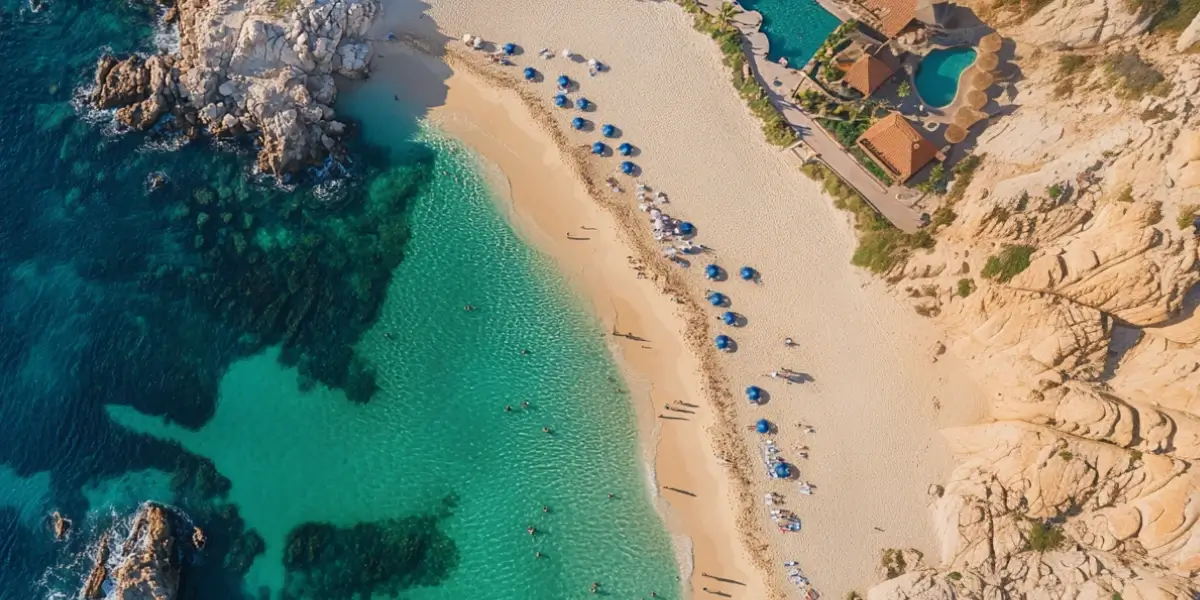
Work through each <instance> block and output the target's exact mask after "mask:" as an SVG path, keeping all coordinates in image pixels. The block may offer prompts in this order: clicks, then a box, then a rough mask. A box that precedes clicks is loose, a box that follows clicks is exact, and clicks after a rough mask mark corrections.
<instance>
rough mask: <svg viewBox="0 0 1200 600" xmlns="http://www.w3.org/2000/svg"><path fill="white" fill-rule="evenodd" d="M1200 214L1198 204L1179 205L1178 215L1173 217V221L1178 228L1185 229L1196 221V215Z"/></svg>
mask: <svg viewBox="0 0 1200 600" xmlns="http://www.w3.org/2000/svg"><path fill="white" fill-rule="evenodd" d="M1198 214H1200V204H1184V205H1183V206H1180V207H1179V217H1178V218H1176V219H1175V223H1176V224H1177V225H1179V228H1180V229H1187V228H1189V227H1191V226H1192V223H1195V222H1196V215H1198Z"/></svg>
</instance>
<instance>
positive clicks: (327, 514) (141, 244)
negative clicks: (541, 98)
mask: <svg viewBox="0 0 1200 600" xmlns="http://www.w3.org/2000/svg"><path fill="white" fill-rule="evenodd" d="M0 7H2V8H0V10H2V17H0V52H3V56H4V57H5V58H6V61H5V62H4V63H3V64H4V66H3V67H0V68H3V69H4V70H5V71H6V72H5V75H6V79H5V81H6V82H7V85H6V86H4V87H3V88H0V115H2V116H0V135H2V139H3V140H4V141H5V144H4V145H3V146H0V167H3V171H4V173H6V175H7V178H6V179H7V181H6V183H7V185H6V186H5V194H4V204H3V209H2V212H0V309H2V310H0V599H2V600H9V599H13V600H17V599H20V600H26V599H29V598H68V597H75V596H76V590H78V588H79V586H80V584H81V582H82V579H83V577H84V575H85V574H86V572H87V570H88V569H89V568H90V558H89V556H90V553H91V552H92V551H91V548H92V546H94V544H95V542H96V540H97V539H98V538H99V536H100V535H101V533H102V532H104V531H107V530H110V529H111V530H114V531H115V532H116V533H117V534H118V535H119V534H120V533H121V532H122V531H123V529H122V528H123V527H124V524H125V523H126V522H127V521H128V517H129V515H130V514H131V512H132V511H134V510H135V509H136V507H137V506H138V505H139V504H140V503H141V502H144V501H146V500H157V501H160V502H164V503H168V504H170V505H172V506H174V507H176V508H177V509H178V511H179V513H180V514H181V515H184V517H185V518H186V519H187V520H189V521H190V522H191V523H193V524H195V525H197V526H199V527H201V528H202V529H204V531H205V532H206V533H207V535H208V538H209V541H208V545H207V547H206V549H205V551H204V553H203V554H202V555H200V556H199V558H198V559H197V560H196V561H195V562H194V563H190V564H188V565H187V567H186V568H185V578H184V580H183V583H182V586H183V588H184V595H183V597H186V598H199V599H208V598H211V599H226V598H239V597H254V598H264V597H272V598H281V597H286V598H351V597H355V598H359V597H368V596H371V597H380V598H382V597H404V598H414V599H435V598H447V599H449V598H455V599H461V598H479V599H491V598H495V599H517V598H522V599H525V598H545V599H551V598H555V599H558V598H572V597H580V598H582V597H590V596H591V594H590V593H589V587H590V585H591V583H592V582H600V583H601V591H602V592H605V593H606V594H609V595H612V596H613V597H623V598H640V597H649V594H650V592H651V591H655V592H657V593H658V595H659V597H664V598H672V597H678V595H679V588H680V586H679V583H678V581H677V573H676V567H675V561H674V556H673V552H672V547H671V542H670V539H669V538H668V536H667V534H666V533H665V531H664V529H663V527H662V524H661V522H660V519H659V517H658V515H657V514H656V513H655V511H654V509H653V505H652V503H651V499H650V497H649V493H648V492H647V491H646V490H647V486H646V479H647V474H646V471H645V465H643V464H642V460H641V458H640V457H641V455H640V452H639V450H638V447H637V439H636V434H635V427H634V425H635V424H634V416H633V414H632V409H631V407H630V403H629V402H628V399H627V398H626V396H625V392H624V385H623V383H622V382H621V380H620V377H619V375H618V373H617V372H616V370H615V368H614V367H613V365H612V362H611V361H610V360H609V357H608V356H607V353H606V350H605V346H604V335H603V332H602V331H601V330H600V327H599V325H598V323H597V322H596V321H595V320H594V319H593V318H592V317H591V316H590V315H589V314H588V313H587V312H586V311H585V310H584V309H583V308H582V303H580V302H579V301H578V299H577V298H575V297H573V296H572V294H571V292H570V290H569V289H567V286H566V285H565V283H564V282H563V280H562V279H561V278H560V277H558V276H557V274H556V273H555V272H554V269H553V265H551V264H549V263H548V262H547V261H546V259H545V258H544V257H542V256H540V255H538V254H537V253H536V252H535V251H533V250H531V249H530V248H528V247H526V246H525V245H524V244H523V243H522V241H521V240H520V239H519V238H518V237H517V236H516V235H515V234H514V233H513V231H512V230H511V229H510V228H509V226H508V225H507V223H505V221H504V219H503V218H502V216H501V215H500V213H499V212H498V210H497V209H496V206H495V204H494V202H493V200H492V198H491V196H490V192H489V190H488V189H487V188H486V187H485V184H484V182H483V180H482V178H481V177H480V176H479V175H478V173H477V170H476V166H477V165H476V162H475V159H474V158H473V157H472V156H471V155H470V154H469V153H468V152H467V151H466V150H464V149H463V148H461V147H458V146H457V145H456V144H455V143H454V142H452V141H450V140H447V139H445V138H443V137H441V136H439V135H438V134H437V132H436V131H432V130H430V129H429V128H428V127H425V126H422V125H421V124H420V123H418V122H416V121H414V120H413V118H412V116H411V115H405V114H404V113H403V112H402V111H397V110H396V107H394V106H393V107H388V109H387V110H388V111H389V112H387V113H386V115H385V113H384V108H383V107H382V106H378V107H372V106H371V105H370V102H371V100H370V99H369V98H368V99H366V100H364V102H365V103H366V104H362V105H358V106H356V105H355V104H354V103H350V104H349V105H348V106H347V109H348V110H349V111H350V114H351V115H352V116H358V117H361V120H362V121H363V123H362V125H363V130H362V131H363V133H364V134H365V135H362V136H359V141H357V142H355V143H354V145H353V147H352V153H351V159H350V160H349V161H348V162H347V163H346V164H344V165H340V166H338V168H337V169H332V170H336V171H339V172H340V171H343V170H344V173H345V174H344V176H341V177H338V178H336V179H331V178H329V177H327V176H325V175H324V174H322V173H315V172H314V173H308V174H304V175H302V176H300V177H298V178H297V179H296V180H295V181H293V182H289V185H288V186H286V187H285V186H281V185H279V184H278V183H277V182H274V181H270V180H266V179H263V178H261V177H257V176H256V175H255V174H254V173H252V172H251V171H250V167H251V164H252V162H253V160H252V158H253V150H252V149H251V148H250V147H249V146H248V144H247V143H246V142H245V141H239V140H229V141H220V142H211V141H198V142H192V143H189V144H182V143H181V142H180V141H179V140H174V139H171V138H170V137H168V136H166V135H164V134H160V133H157V132H150V133H145V134H143V133H136V132H135V133H120V132H118V131H115V129H116V128H115V127H114V126H113V124H112V122H111V118H110V116H109V115H104V114H99V113H95V112H91V111H89V110H87V109H86V107H85V106H83V104H82V103H80V102H79V98H78V96H79V95H80V94H81V93H82V91H83V90H85V89H86V87H87V84H88V82H89V80H90V76H91V71H92V67H93V65H94V63H95V60H96V58H97V57H98V56H99V55H100V54H101V52H103V51H104V50H105V49H108V50H111V51H114V52H130V51H149V50H151V49H152V44H153V43H154V37H155V31H154V27H153V25H154V19H153V15H154V13H155V11H156V10H157V9H156V8H155V7H154V6H152V5H149V4H140V3H136V2H128V1H124V0H122V1H105V0H100V1H98V2H90V3H85V2H82V1H74V2H61V1H51V2H44V3H40V4H38V5H31V4H28V3H26V2H16V1H14V0H0ZM35 9H36V10H35ZM385 121H386V122H385ZM397 123H401V124H402V126H396V124H397ZM384 125H388V126H387V127H385V126H384ZM380 132H382V133H380ZM155 173H158V174H161V175H164V176H165V177H166V181H167V183H166V184H165V185H163V186H161V187H159V188H157V189H151V187H150V186H149V185H148V178H149V177H150V176H151V174H155ZM466 305H471V306H473V307H474V309H473V310H464V307H465V306H466ZM523 350H524V351H525V352H522V351H523ZM524 402H528V407H527V408H523V407H522V403H524ZM506 405H511V406H512V407H513V410H512V411H511V412H507V411H505V410H504V408H505V406H506ZM544 427H545V428H549V430H550V433H545V432H543V428H544ZM609 494H612V497H611V498H610V497H609ZM543 507H546V508H547V509H548V512H546V511H544V510H543ZM55 510H57V511H60V512H61V513H63V514H64V515H66V516H68V517H70V518H72V519H73V521H74V527H73V531H72V533H71V535H70V536H69V537H68V539H67V540H65V541H62V542H56V541H55V540H54V539H53V535H52V532H51V531H50V528H49V523H48V520H47V515H48V514H49V513H50V512H51V511H55ZM531 526H532V527H534V528H535V530H536V535H532V536H531V535H529V534H528V533H527V528H528V527H531ZM539 552H540V553H541V554H542V556H541V558H538V557H537V556H536V554H537V553H539Z"/></svg>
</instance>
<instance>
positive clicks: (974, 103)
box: [967, 90, 988, 110]
mask: <svg viewBox="0 0 1200 600" xmlns="http://www.w3.org/2000/svg"><path fill="white" fill-rule="evenodd" d="M987 103H988V97H987V94H985V93H983V92H982V91H981V90H971V91H969V92H967V106H969V107H971V108H974V109H975V110H979V109H981V108H983V107H984V106H986V105H987Z"/></svg>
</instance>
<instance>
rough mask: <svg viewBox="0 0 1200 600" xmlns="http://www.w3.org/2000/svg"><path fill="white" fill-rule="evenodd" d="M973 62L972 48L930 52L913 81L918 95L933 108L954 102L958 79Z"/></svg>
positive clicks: (922, 61)
mask: <svg viewBox="0 0 1200 600" xmlns="http://www.w3.org/2000/svg"><path fill="white" fill-rule="evenodd" d="M973 62H975V50H973V49H971V48H948V49H945V50H934V51H933V52H930V53H929V54H928V55H927V56H926V57H925V58H924V59H922V60H921V65H920V66H919V67H918V68H917V75H916V77H915V78H914V79H913V80H914V81H915V82H916V85H917V93H918V94H920V95H921V99H922V100H924V101H925V103H926V104H928V105H929V106H933V107H940V106H946V105H947V104H950V103H951V102H954V96H955V95H956V94H957V93H958V79H959V77H960V76H962V73H963V71H965V70H966V69H967V67H969V66H971V63H973Z"/></svg>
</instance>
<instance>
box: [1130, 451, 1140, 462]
mask: <svg viewBox="0 0 1200 600" xmlns="http://www.w3.org/2000/svg"><path fill="white" fill-rule="evenodd" d="M1129 460H1132V461H1134V462H1137V461H1139V460H1142V451H1141V450H1130V451H1129Z"/></svg>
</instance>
